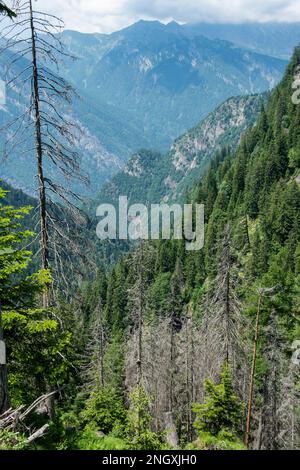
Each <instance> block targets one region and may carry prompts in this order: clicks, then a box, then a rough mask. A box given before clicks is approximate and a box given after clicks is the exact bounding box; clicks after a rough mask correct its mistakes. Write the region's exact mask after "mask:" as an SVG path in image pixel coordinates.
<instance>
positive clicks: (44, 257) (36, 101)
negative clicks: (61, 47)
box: [29, 0, 49, 308]
mask: <svg viewBox="0 0 300 470" xmlns="http://www.w3.org/2000/svg"><path fill="white" fill-rule="evenodd" d="M29 10H30V29H31V51H32V66H33V69H32V76H33V105H34V112H35V117H34V125H35V147H36V158H37V172H38V173H37V176H38V187H39V207H40V228H41V235H40V243H41V267H42V269H48V268H49V246H48V229H47V212H46V189H45V178H44V170H43V146H42V132H41V114H40V94H39V78H38V66H37V55H36V39H35V27H34V21H33V11H32V0H29ZM48 306H49V293H48V292H46V293H45V294H44V295H43V307H44V308H47V307H48Z"/></svg>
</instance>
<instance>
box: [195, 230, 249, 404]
mask: <svg viewBox="0 0 300 470" xmlns="http://www.w3.org/2000/svg"><path fill="white" fill-rule="evenodd" d="M238 286H239V277H238V265H237V260H236V258H235V256H234V255H233V248H232V243H231V236H230V228H229V226H227V227H226V228H225V233H224V237H223V240H222V245H221V250H220V254H219V263H218V274H217V276H216V277H215V279H213V281H212V282H211V283H210V285H209V289H208V294H207V298H206V301H205V306H204V313H203V318H202V324H201V328H200V332H199V333H200V336H201V343H202V346H201V349H202V352H201V360H202V367H201V375H202V382H203V381H204V379H205V378H210V379H212V380H216V379H217V378H218V375H219V372H220V370H221V367H222V364H224V362H227V363H228V364H229V366H230V368H231V370H232V372H233V377H234V379H235V388H236V389H237V390H238V391H239V394H240V396H241V398H245V396H244V395H245V394H246V390H244V388H245V387H244V385H243V384H244V382H245V377H246V376H247V369H248V360H247V351H248V344H247V341H246V337H245V331H246V328H247V321H246V319H245V317H244V316H243V315H242V309H243V305H242V303H241V301H240V299H239V298H238V295H237V293H236V292H237V288H238Z"/></svg>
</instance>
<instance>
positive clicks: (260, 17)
mask: <svg viewBox="0 0 300 470" xmlns="http://www.w3.org/2000/svg"><path fill="white" fill-rule="evenodd" d="M34 1H35V2H36V5H37V6H38V7H39V9H41V10H43V11H47V12H49V13H52V14H55V15H57V16H59V17H61V18H62V19H63V20H64V22H65V25H66V28H67V29H74V30H77V31H82V32H90V33H92V32H99V33H110V32H112V31H116V30H119V29H122V28H124V27H126V26H129V25H130V24H132V23H134V22H136V21H138V20H140V19H145V20H153V19H157V20H160V21H162V22H165V23H166V22H169V21H172V20H175V21H177V22H180V23H190V22H197V21H206V22H210V23H239V22H248V21H259V22H265V21H287V22H292V21H300V0H34Z"/></svg>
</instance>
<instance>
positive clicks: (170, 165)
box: [97, 95, 265, 203]
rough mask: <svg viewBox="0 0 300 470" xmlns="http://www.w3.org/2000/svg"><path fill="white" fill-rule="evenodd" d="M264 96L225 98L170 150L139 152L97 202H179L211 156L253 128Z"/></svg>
mask: <svg viewBox="0 0 300 470" xmlns="http://www.w3.org/2000/svg"><path fill="white" fill-rule="evenodd" d="M264 100H265V96H261V95H254V96H248V97H238V98H229V99H228V100H227V101H225V103H223V104H222V105H221V106H219V107H218V108H217V109H216V110H215V111H213V112H212V113H211V114H209V115H208V116H207V118H206V119H204V120H203V121H201V122H200V123H199V124H198V125H197V126H195V127H194V128H192V129H191V130H190V131H188V132H187V133H185V134H183V135H182V136H181V137H179V138H178V139H176V140H175V142H174V143H173V144H172V146H171V148H170V151H169V152H168V153H166V154H159V153H154V152H150V151H140V152H138V153H137V154H134V155H133V156H132V158H131V159H130V160H129V162H128V164H127V165H126V167H125V169H124V171H122V172H120V173H119V174H117V175H116V176H115V177H114V178H113V179H112V180H111V182H109V183H108V184H107V185H105V186H104V188H103V190H102V191H101V193H100V195H99V197H98V198H97V201H99V202H100V201H109V202H111V201H116V200H117V198H118V196H119V195H126V196H127V197H128V199H129V200H130V201H131V202H143V203H157V202H161V201H165V202H167V201H182V200H183V198H184V197H185V195H186V192H187V191H188V190H189V189H191V187H192V185H193V182H194V181H197V180H198V179H199V178H200V177H201V175H202V174H203V172H204V170H205V168H206V167H207V165H208V163H209V162H210V160H211V158H212V156H213V155H214V154H215V153H216V152H217V151H218V150H220V149H221V148H222V147H223V146H229V147H231V148H232V149H234V148H235V147H236V146H237V145H238V143H239V141H240V137H241V135H242V133H243V132H244V131H245V130H246V129H247V128H249V127H251V126H252V125H253V123H254V122H255V119H256V117H257V115H258V113H259V112H260V109H261V106H262V104H263V102H264Z"/></svg>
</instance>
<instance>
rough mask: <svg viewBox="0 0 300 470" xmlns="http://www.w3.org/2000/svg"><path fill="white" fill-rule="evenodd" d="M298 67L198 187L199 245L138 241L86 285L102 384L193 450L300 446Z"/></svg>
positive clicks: (297, 58)
mask: <svg viewBox="0 0 300 470" xmlns="http://www.w3.org/2000/svg"><path fill="white" fill-rule="evenodd" d="M299 66H300V48H298V49H297V50H296V52H295V54H294V56H293V59H292V61H291V63H290V65H289V67H288V69H287V72H286V74H285V76H284V79H283V81H282V82H281V84H280V85H279V86H278V87H277V88H276V89H275V91H274V92H273V93H272V96H271V97H270V99H269V101H268V104H267V106H266V108H265V109H263V110H262V112H261V114H260V116H259V118H258V120H257V125H256V126H254V127H253V128H252V129H250V130H249V131H248V132H247V133H246V134H245V136H244V137H243V139H242V141H241V143H240V145H239V147H238V149H237V151H236V153H235V154H234V155H229V156H228V155H227V156H226V155H223V158H220V156H218V157H217V158H216V159H214V160H213V161H212V162H211V164H210V166H209V168H208V170H207V172H206V173H205V176H204V178H203V179H202V180H201V182H200V183H199V184H197V185H196V186H195V188H194V191H193V195H192V200H193V201H195V202H199V203H200V202H201V203H204V205H205V213H206V230H205V246H204V249H203V250H200V251H194V252H189V251H186V250H185V243H184V242H181V241H177V240H173V241H161V242H158V243H146V242H145V243H144V244H141V245H140V247H138V248H137V250H136V251H135V252H134V253H132V254H130V255H129V256H128V257H127V258H125V259H123V260H121V261H120V262H119V263H118V264H117V266H115V268H114V269H113V270H112V272H111V273H109V275H108V276H107V277H104V276H103V275H100V276H99V279H97V280H96V281H95V283H94V284H93V285H91V286H90V288H89V289H88V290H87V292H86V293H85V296H86V297H85V298H86V306H87V309H88V310H87V315H88V316H89V318H91V315H92V312H98V315H100V318H101V319H102V320H103V322H104V328H105V331H109V334H110V336H109V339H108V340H107V343H106V349H105V352H104V362H103V363H104V366H103V368H102V377H103V379H102V380H103V381H104V384H105V386H104V389H102V392H101V393H104V392H103V390H106V389H107V390H110V388H109V387H111V386H112V387H113V388H114V390H115V392H116V394H119V395H122V396H123V394H125V396H126V397H128V394H129V399H130V397H131V400H134V398H132V397H135V396H137V395H132V394H134V393H136V394H137V393H138V392H139V396H140V397H141V396H142V397H143V400H144V401H143V403H145V409H147V410H148V413H149V415H150V416H151V419H150V418H149V421H148V427H147V431H150V430H152V431H153V430H155V431H156V433H158V434H155V435H153V434H151V437H152V439H154V438H156V439H159V436H160V434H159V432H160V431H164V430H166V429H168V426H169V425H170V422H171V423H172V430H173V431H172V438H173V439H175V441H176V436H180V442H181V443H187V442H191V441H193V444H189V446H190V447H188V448H192V449H201V450H203V449H214V450H216V449H242V448H243V442H242V441H244V443H245V445H246V446H247V447H249V448H250V449H259V450H262V449H272V450H275V449H299V448H300V441H299V436H300V433H299V430H300V420H299V411H300V396H299V359H298V358H299V349H298V350H297V347H298V346H297V345H298V344H299V332H300V310H299V292H300V284H299V281H300V264H299V259H300V258H299V255H300V186H299V181H300V180H299V177H300V140H299V135H300V105H296V104H293V103H292V100H291V95H292V83H293V81H294V77H295V75H296V73H297V71H298V72H299ZM135 171H137V172H138V171H139V169H138V165H135ZM95 293H98V295H100V296H101V299H102V310H100V311H99V308H98V307H97V305H99V300H98V297H97V296H94V297H93V295H94V294H95ZM97 308H98V310H97ZM99 312H100V313H99ZM95 321H96V320H94V323H93V322H92V325H94V327H93V326H91V330H90V331H95V329H94V330H93V328H95V325H96V324H97V323H95ZM121 351H122V352H124V356H125V357H124V358H123V355H122V353H120V352H121ZM91 357H93V356H91ZM115 370H116V371H117V372H116V373H113V372H112V371H115ZM120 377H121V379H120ZM106 387H107V388H106ZM137 391H138V392H137ZM130 392H131V394H130ZM101 396H102V395H101ZM99 397H100V395H99ZM99 399H100V400H101V398H99ZM147 400H148V401H147ZM137 402H138V403H141V401H137ZM195 402H198V405H192V404H193V403H195ZM93 403H94V402H93ZM133 403H136V402H135V401H134V402H133ZM93 406H95V407H96V404H94V405H93V404H92V402H90V403H89V405H88V407H87V410H88V412H89V413H91V415H92V413H93V411H92V410H93ZM95 409H96V408H95ZM166 410H167V411H166ZM232 410H234V412H233V411H232ZM99 423H101V417H100V418H99V421H98V426H99ZM193 423H194V428H193ZM246 423H248V424H247V425H246ZM111 429H113V426H112V428H111ZM144 432H145V435H144V434H143V436H144V437H145V436H146V435H147V434H146V429H145V428H144ZM176 433H177V434H176ZM148 436H149V434H148ZM145 438H146V437H145ZM177 442H178V441H177ZM136 445H137V446H138V445H139V446H140V447H136V448H143V447H142V446H143V443H142V442H141V441H140V440H139V439H138V438H137V443H136ZM144 445H145V446H147V445H149V443H148V444H144ZM154 446H156V447H155V448H159V443H158V442H156V444H155V445H154Z"/></svg>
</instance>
